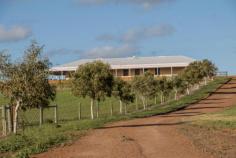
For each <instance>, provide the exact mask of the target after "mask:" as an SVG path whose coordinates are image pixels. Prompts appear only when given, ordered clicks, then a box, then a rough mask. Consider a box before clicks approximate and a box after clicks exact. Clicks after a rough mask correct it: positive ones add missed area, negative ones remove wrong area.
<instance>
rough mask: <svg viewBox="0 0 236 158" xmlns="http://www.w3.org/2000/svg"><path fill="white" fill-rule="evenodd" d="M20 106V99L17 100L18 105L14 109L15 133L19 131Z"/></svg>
mask: <svg viewBox="0 0 236 158" xmlns="http://www.w3.org/2000/svg"><path fill="white" fill-rule="evenodd" d="M19 107H20V101H16V107H15V109H14V118H13V133H14V134H16V133H17V125H18V110H19Z"/></svg>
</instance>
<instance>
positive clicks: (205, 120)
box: [192, 105, 236, 130]
mask: <svg viewBox="0 0 236 158" xmlns="http://www.w3.org/2000/svg"><path fill="white" fill-rule="evenodd" d="M192 125H196V126H200V127H205V128H212V129H219V130H221V129H236V105H234V106H232V107H230V108H227V109H226V110H224V111H221V112H216V113H211V114H205V115H202V116H201V117H196V118H194V121H193V123H192Z"/></svg>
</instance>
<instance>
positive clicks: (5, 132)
mask: <svg viewBox="0 0 236 158" xmlns="http://www.w3.org/2000/svg"><path fill="white" fill-rule="evenodd" d="M2 134H3V136H6V135H7V120H6V106H5V105H4V106H2Z"/></svg>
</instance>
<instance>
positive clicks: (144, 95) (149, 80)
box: [132, 72, 157, 109]
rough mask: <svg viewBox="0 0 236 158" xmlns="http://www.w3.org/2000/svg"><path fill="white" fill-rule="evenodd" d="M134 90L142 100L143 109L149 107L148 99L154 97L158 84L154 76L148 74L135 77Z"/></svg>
mask: <svg viewBox="0 0 236 158" xmlns="http://www.w3.org/2000/svg"><path fill="white" fill-rule="evenodd" d="M132 89H133V90H134V92H135V93H136V94H137V95H138V96H139V97H140V98H141V99H142V101H143V108H144V109H146V107H147V99H148V98H151V97H154V96H155V94H156V91H157V82H156V80H155V78H154V75H153V74H151V73H150V72H146V73H145V74H144V75H141V76H135V78H134V79H133V81H132Z"/></svg>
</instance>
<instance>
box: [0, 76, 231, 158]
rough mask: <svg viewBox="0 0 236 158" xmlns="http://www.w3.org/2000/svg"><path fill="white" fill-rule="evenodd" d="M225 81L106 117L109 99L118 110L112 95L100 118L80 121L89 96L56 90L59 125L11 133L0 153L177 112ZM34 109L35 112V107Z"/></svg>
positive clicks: (18, 152) (32, 149)
mask: <svg viewBox="0 0 236 158" xmlns="http://www.w3.org/2000/svg"><path fill="white" fill-rule="evenodd" d="M227 80H228V79H226V78H217V79H216V80H214V81H213V82H211V83H209V84H208V85H207V86H203V87H202V88H201V89H199V90H197V91H195V92H194V93H193V94H192V95H189V96H185V97H182V98H181V99H180V100H178V101H171V102H169V103H168V104H166V105H153V106H149V110H147V111H142V110H140V111H138V112H131V111H132V109H133V108H134V104H132V105H129V111H130V113H129V114H128V115H126V116H121V115H115V116H113V117H110V116H109V112H110V110H109V109H110V108H109V107H110V106H109V105H110V102H111V100H112V101H113V102H116V103H113V104H114V111H115V112H116V113H118V108H119V107H118V101H117V100H116V99H115V98H111V100H106V101H104V102H102V103H101V107H100V110H101V115H102V117H101V118H100V119H96V120H93V121H92V120H89V119H84V120H81V121H78V120H76V118H77V114H78V103H79V102H81V103H82V106H83V109H84V111H83V112H84V113H83V118H88V116H89V106H88V105H89V100H88V99H86V98H85V99H81V98H76V97H74V96H72V95H71V94H70V91H68V90H64V91H59V92H58V96H57V99H56V101H55V102H56V103H57V104H58V105H59V117H60V118H62V119H61V121H60V122H59V125H54V124H44V125H43V126H42V127H37V126H33V127H28V128H26V129H25V130H24V131H22V132H20V133H19V134H18V135H10V136H8V137H6V138H4V139H1V140H0V153H14V154H13V155H14V156H16V157H22V158H23V157H28V155H29V154H34V153H40V152H44V151H46V150H47V149H48V148H50V147H52V146H55V145H58V144H61V143H64V142H70V141H73V140H74V139H77V138H78V137H80V136H81V135H83V134H84V133H86V130H88V129H91V128H98V127H101V126H103V125H104V124H105V123H108V122H114V121H118V120H124V119H132V118H138V117H148V116H153V115H158V114H164V113H168V112H171V111H176V110H179V109H181V108H184V107H186V106H188V105H189V104H191V103H194V102H196V101H198V100H201V99H203V98H205V97H207V96H208V95H209V94H210V93H211V92H213V91H215V90H216V89H217V88H218V87H219V86H220V85H221V84H222V83H224V82H226V81H227ZM151 102H153V101H150V103H151ZM140 108H141V104H140ZM35 112H36V113H37V110H36V111H35ZM50 112H52V111H50V110H48V112H47V111H46V112H45V114H46V115H48V116H47V117H51V116H50ZM33 113H34V112H33V111H31V113H30V112H29V111H28V112H26V113H25V115H26V116H25V117H28V118H29V119H30V118H31V119H33V118H34V114H33ZM65 120H67V121H65ZM68 120H69V121H68ZM0 157H1V154H0Z"/></svg>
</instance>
